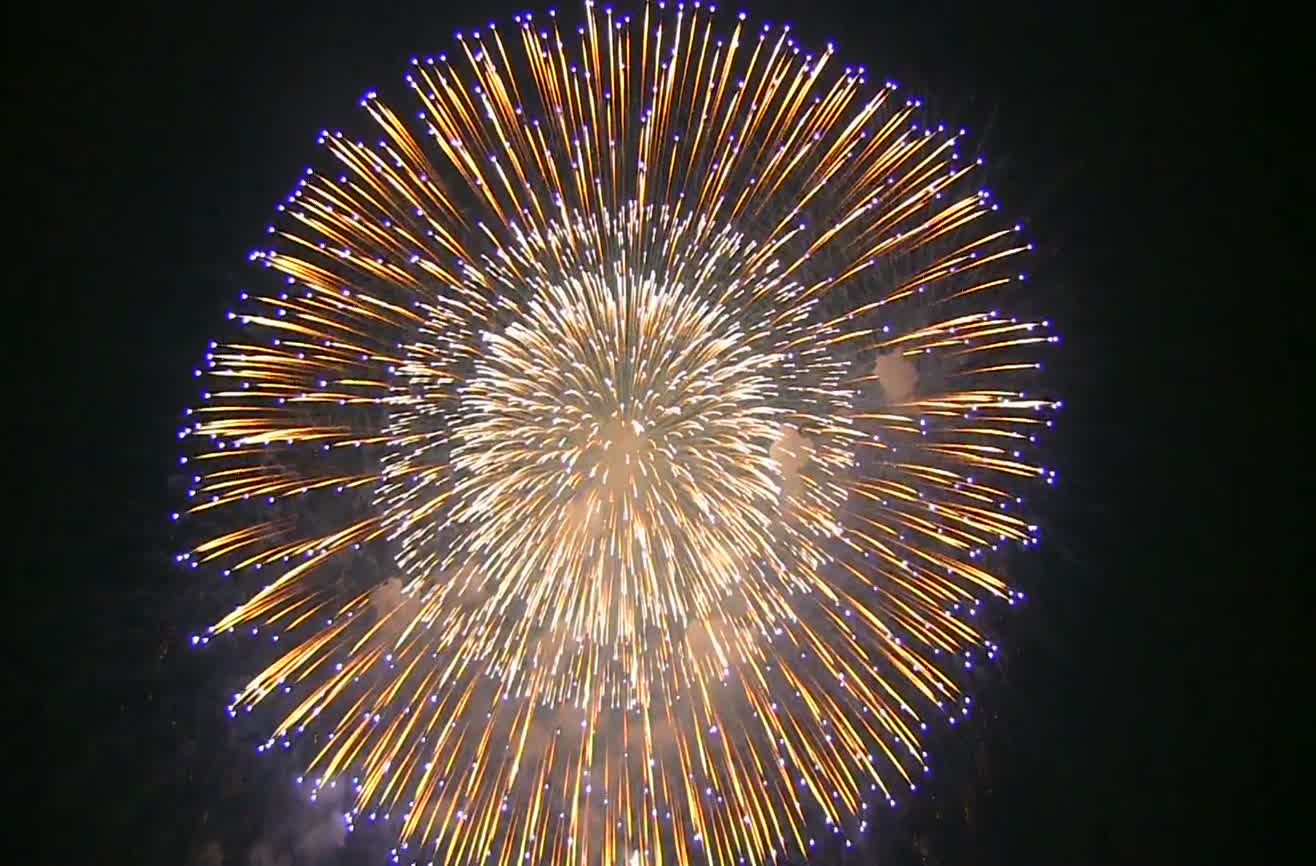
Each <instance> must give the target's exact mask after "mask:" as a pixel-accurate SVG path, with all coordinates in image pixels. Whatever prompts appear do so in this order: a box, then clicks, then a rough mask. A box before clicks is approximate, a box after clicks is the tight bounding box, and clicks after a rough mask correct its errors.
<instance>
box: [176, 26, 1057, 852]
mask: <svg viewBox="0 0 1316 866" xmlns="http://www.w3.org/2000/svg"><path fill="white" fill-rule="evenodd" d="M583 22H584V23H583V24H582V25H581V27H580V28H579V30H578V31H577V32H576V33H574V34H572V33H571V32H570V31H569V30H567V29H565V28H563V27H562V26H560V25H559V23H558V20H557V18H556V16H555V15H551V14H550V15H542V16H530V15H522V16H518V17H517V18H516V19H515V20H514V25H513V26H512V27H510V28H496V27H494V26H492V25H491V26H490V27H489V28H487V29H485V30H483V31H479V32H475V33H469V34H464V35H461V36H460V37H459V40H458V46H457V49H456V50H455V51H454V53H453V56H452V57H451V58H448V57H446V56H439V57H437V58H425V59H424V60H421V59H419V58H418V59H417V60H416V61H415V62H414V63H413V68H412V71H411V73H410V75H409V76H408V78H407V80H408V83H409V84H410V85H411V87H412V89H413V90H414V92H415V95H416V96H417V97H418V99H419V102H420V106H419V112H418V115H416V119H415V120H414V121H408V120H406V119H404V118H405V114H404V113H399V112H398V111H397V110H395V109H394V108H392V107H390V106H389V104H387V103H385V102H384V101H382V100H380V99H379V98H378V97H377V96H376V95H375V94H373V93H371V94H368V95H367V97H366V98H365V99H364V100H363V105H364V106H365V108H366V110H367V112H368V113H369V114H370V116H371V117H372V119H373V120H374V122H375V123H376V125H377V129H378V136H379V137H378V140H377V142H376V143H375V144H374V145H370V144H367V143H365V142H364V141H357V140H354V139H351V138H348V137H346V136H344V135H342V134H340V133H333V134H329V133H325V134H324V135H323V136H322V142H323V143H324V144H325V145H326V147H327V149H328V151H329V152H330V154H331V155H332V157H333V158H334V159H335V160H336V163H337V165H336V168H335V169H334V170H333V171H332V172H325V171H320V170H313V171H308V173H307V175H306V177H305V178H303V180H302V181H301V183H300V184H299V186H298V188H297V190H295V191H294V193H293V195H291V196H290V197H289V198H288V200H287V202H286V203H285V204H284V205H281V206H280V211H281V215H280V218H279V220H278V222H277V223H276V225H275V226H273V227H271V236H272V243H271V245H270V246H268V247H266V248H263V249H261V250H258V251H257V252H256V253H254V254H253V259H254V260H255V261H257V262H258V263H260V264H262V265H264V266H265V267H266V268H268V269H269V270H270V271H271V272H274V273H277V274H279V275H280V276H281V279H282V285H281V286H279V287H278V288H271V289H268V290H265V291H261V292H255V293H253V294H254V295H257V296H254V297H249V298H248V297H245V296H244V305H243V306H242V308H241V309H240V310H239V311H236V312H235V313H234V314H233V318H235V319H237V320H239V322H240V323H241V325H242V326H243V327H242V329H241V332H240V336H237V337H235V338H234V339H232V340H231V341H229V342H228V343H225V344H223V345H218V344H217V345H215V346H213V347H212V351H211V352H210V353H209V354H208V356H207V360H208V367H207V369H206V370H205V371H204V373H205V375H206V376H207V377H208V387H209V390H208V391H207V392H206V393H205V394H204V398H205V399H204V400H203V401H202V405H201V406H199V407H198V408H197V409H196V410H194V411H193V412H191V413H190V415H189V422H190V423H189V426H188V427H187V428H186V429H185V431H184V434H185V436H186V438H187V439H188V440H189V441H190V442H192V443H194V445H195V447H194V448H193V449H192V450H191V451H190V452H189V455H188V457H187V458H185V459H187V460H188V461H189V462H190V463H191V465H192V466H194V467H195V472H196V475H195V482H196V484H195V487H194V489H193V491H191V496H192V497H193V498H192V502H190V503H189V505H190V508H189V513H192V514H194V515H196V516H197V517H198V518H204V521H202V524H203V525H204V526H206V527H207V528H208V531H207V534H206V535H205V537H204V538H203V540H202V541H200V542H199V543H197V544H196V545H195V546H194V547H193V548H192V549H191V550H189V551H188V552H187V553H185V554H183V555H182V556H181V558H182V559H184V560H186V561H187V562H189V563H190V564H192V565H194V566H200V565H201V564H203V563H204V564H205V565H207V567H213V568H215V569H218V570H220V571H222V573H223V574H224V575H225V576H226V577H233V576H239V577H240V576H242V575H244V574H248V573H252V572H257V571H259V572H260V574H261V579H262V580H264V581H265V585H264V587H263V588H262V589H260V590H259V591H257V592H255V593H254V594H252V595H250V597H248V598H247V600H246V601H245V602H244V603H243V604H241V605H240V606H239V607H237V608H236V609H234V610H233V611H231V612H229V613H228V614H227V615H225V616H224V617H222V618H221V619H220V620H219V621H218V622H217V623H216V624H215V625H214V627H213V628H212V629H211V632H210V635H213V634H216V633H220V632H227V631H231V630H234V631H235V630H238V629H241V630H244V631H251V632H253V633H257V634H259V635H261V636H266V637H269V638H270V639H272V640H274V641H277V642H278V644H277V646H278V652H277V656H276V658H275V660H274V661H273V663H271V664H270V665H269V666H268V667H266V668H265V669H264V670H263V671H261V672H260V673H259V674H257V675H256V676H255V677H254V678H253V679H252V680H251V681H250V683H249V684H248V685H247V687H246V688H245V689H244V690H243V691H241V692H240V693H239V694H237V695H236V696H235V698H234V701H233V703H232V705H231V708H230V712H232V713H234V714H236V713H237V712H238V711H239V710H251V709H253V708H254V707H256V706H257V705H259V704H264V703H268V704H271V705H274V706H275V707H277V709H276V710H275V715H274V735H273V736H272V737H271V738H270V739H269V740H268V742H267V743H266V745H265V747H264V748H270V747H276V746H281V745H285V744H286V745H290V744H291V743H292V742H293V741H294V740H295V739H296V738H298V737H302V738H309V740H310V741H311V748H310V751H309V762H310V771H309V774H308V775H309V778H310V780H311V782H312V784H313V788H314V790H316V791H321V790H324V787H325V786H335V785H337V783H338V782H339V781H340V780H341V781H342V782H343V784H344V786H345V787H349V788H350V789H351V792H352V795H353V798H354V799H353V804H352V806H351V808H350V811H349V812H348V815H347V821H348V823H349V824H351V823H353V822H354V821H358V820H361V819H362V817H363V816H365V817H367V818H371V817H376V816H383V815H386V814H387V815H389V816H390V818H391V819H393V820H396V821H397V822H398V825H397V831H398V833H399V835H400V836H401V838H402V839H403V840H404V843H405V844H407V845H423V846H434V850H435V852H436V855H435V856H436V859H438V860H441V861H443V862H448V863H459V862H477V861H479V862H494V863H505V864H510V863H514V862H516V863H523V862H535V863H563V864H565V863H577V862H579V863H616V862H621V861H630V860H634V859H635V858H636V857H637V856H638V857H639V858H640V860H642V861H643V862H652V863H666V862H678V863H686V862H691V861H693V860H700V861H705V862H714V863H722V862H737V860H738V859H739V858H741V857H744V858H746V859H747V860H749V861H750V862H763V861H765V860H768V859H771V858H772V857H774V856H778V855H781V854H784V853H789V852H793V851H807V850H808V849H809V848H810V847H811V845H812V844H813V840H812V838H811V836H810V834H811V833H812V832H814V831H815V830H816V829H817V827H818V826H820V825H822V824H826V825H828V826H829V827H830V828H831V829H832V831H834V832H837V833H842V832H844V831H845V828H853V827H855V826H858V827H863V826H866V822H867V818H866V817H865V815H866V812H867V810H868V809H869V808H870V805H871V804H872V803H874V802H876V801H879V800H881V801H893V800H894V797H895V795H896V793H897V792H898V791H901V790H907V789H909V788H910V787H912V786H913V781H914V779H915V778H916V775H917V774H918V773H920V772H922V771H923V770H924V769H926V755H925V754H924V752H923V750H922V747H921V746H920V744H919V743H920V736H921V732H922V731H923V730H924V729H925V728H926V723H927V720H928V719H929V718H932V717H943V716H947V715H950V716H952V717H953V715H954V714H956V713H958V712H960V711H961V709H962V707H963V701H964V700H965V699H964V698H963V697H962V696H961V695H960V693H959V690H958V687H957V685H956V676H957V675H956V668H958V667H961V666H963V665H965V664H971V663H972V658H973V657H974V655H975V654H978V655H983V654H985V655H987V656H990V655H992V654H993V647H994V645H993V644H991V642H990V641H987V640H986V639H985V638H984V637H983V636H982V635H981V634H980V633H979V632H978V630H977V629H976V628H975V627H974V626H973V625H972V616H971V614H972V613H973V612H974V611H976V608H977V607H978V605H979V604H980V602H981V600H982V599H983V598H985V597H988V596H995V597H998V598H1001V599H1005V600H1012V599H1013V593H1012V592H1011V591H1010V590H1009V589H1008V588H1007V586H1006V584H1005V582H1004V581H1003V580H1002V579H1001V578H1000V577H999V576H997V575H996V574H995V573H994V572H993V571H992V570H991V569H990V568H988V566H987V564H986V563H985V562H984V558H985V554H986V553H989V552H990V551H991V550H992V549H995V548H996V547H998V546H999V545H1001V544H1002V543H1005V542H1011V543H1013V542H1018V543H1019V544H1022V545H1028V544H1031V543H1032V542H1033V540H1034V528H1033V527H1032V526H1031V525H1030V524H1029V522H1028V521H1027V520H1026V519H1024V518H1023V517H1021V516H1019V515H1018V512H1019V510H1020V509H1019V504H1020V503H1021V496H1022V492H1023V488H1024V487H1026V486H1030V485H1034V484H1037V483H1040V482H1041V481H1044V480H1049V473H1047V472H1046V471H1045V470H1043V469H1041V468H1039V467H1037V466H1034V465H1032V464H1031V463H1030V462H1029V460H1028V458H1027V456H1026V454H1025V449H1027V448H1028V446H1029V445H1030V444H1031V443H1032V442H1033V441H1034V440H1035V436H1036V433H1037V432H1038V431H1039V430H1040V429H1042V428H1043V427H1044V426H1045V425H1047V424H1048V422H1047V420H1046V416H1047V412H1048V410H1050V409H1051V408H1053V407H1054V405H1055V404H1053V403H1052V402H1051V401H1049V400H1045V399H1040V398H1038V397H1036V396H1032V395H1029V394H1028V393H1027V391H1026V385H1027V383H1028V381H1029V379H1030V377H1031V376H1032V375H1033V374H1034V373H1035V370H1036V369H1037V367H1038V364H1037V360H1036V358H1037V353H1038V350H1039V349H1040V348H1041V345H1042V344H1043V343H1045V342H1047V341H1048V340H1050V339H1052V338H1051V337H1049V336H1048V334H1047V326H1046V323H1044V322H1031V321H1019V320H1016V319H1013V318H1011V317H1010V316H1008V315H1004V314H1002V313H1001V312H999V311H998V310H997V309H995V304H996V303H997V299H998V298H999V297H1000V296H1001V293H1002V291H1003V290H1004V289H1006V288H1007V287H1009V286H1011V285H1013V284H1014V283H1016V282H1017V281H1018V280H1019V279H1020V277H1019V275H1018V274H1017V270H1016V268H1017V265H1016V264H1014V262H1015V261H1016V258H1017V255H1018V254H1019V253H1022V252H1024V251H1025V250H1026V249H1027V248H1028V247H1027V245H1026V244H1025V243H1023V242H1021V241H1020V240H1019V234H1018V231H1017V228H1016V227H1012V226H1008V225H1004V224H1001V223H1000V222H999V221H998V220H997V219H996V216H995V214H994V213H993V212H994V210H995V206H994V205H993V204H992V203H991V200H990V198H989V197H988V196H987V194H986V193H984V192H982V191H980V190H979V189H977V188H976V187H975V186H973V180H972V179H973V176H974V170H975V168H976V165H975V164H974V163H973V162H965V161H962V160H960V159H959V155H958V153H957V142H958V141H959V139H960V136H959V135H958V134H956V133H954V132H947V131H946V130H944V129H941V128H940V127H925V126H921V125H920V121H919V117H920V112H919V106H918V105H917V104H916V103H912V102H907V101H904V100H900V99H897V97H896V95H895V88H894V87H892V86H890V85H886V86H879V87H871V86H869V85H868V84H867V82H866V81H865V74H864V72H863V70H862V68H861V69H858V70H855V69H846V70H844V71H843V72H841V73H840V74H837V73H835V72H832V69H833V68H834V66H835V59H834V56H833V51H832V49H831V48H830V47H829V48H828V49H827V51H825V52H824V53H822V54H819V55H817V56H814V55H810V54H809V53H808V52H807V51H806V50H804V49H802V48H801V47H800V46H798V45H796V44H795V42H794V39H793V38H792V37H791V35H790V32H789V28H785V27H776V28H773V27H770V26H767V25H764V26H763V27H762V28H759V27H750V25H749V24H747V23H746V22H745V21H744V19H743V16H742V17H741V18H740V19H739V20H735V19H731V20H727V19H726V18H725V17H724V16H722V15H721V14H719V13H715V12H714V11H713V10H712V9H711V8H700V7H685V6H683V7H677V8H671V9H665V8H654V7H646V8H645V9H644V11H643V12H642V13H641V14H639V15H637V16H636V17H635V18H634V19H632V18H631V17H629V16H619V15H617V14H615V13H613V12H612V11H611V10H610V9H609V10H600V9H598V8H596V7H594V6H592V5H587V6H586V7H585V12H584V16H583ZM326 503H327V504H326ZM211 527H213V530H210V529H209V528H211ZM363 556H364V557H369V558H370V559H371V567H370V568H369V569H362V568H358V567H356V566H355V565H354V563H357V562H359V561H360V558H361V557H363ZM363 575H369V577H368V578H367V577H364V576H363ZM381 575H382V577H381ZM210 635H207V636H206V637H203V638H198V642H200V643H205V642H208V641H209V640H210ZM313 796H314V795H313Z"/></svg>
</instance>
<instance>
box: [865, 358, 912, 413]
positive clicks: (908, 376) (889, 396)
mask: <svg viewBox="0 0 1316 866" xmlns="http://www.w3.org/2000/svg"><path fill="white" fill-rule="evenodd" d="M873 374H874V375H875V376H877V381H878V384H880V385H881V386H882V395H883V396H884V397H885V398H886V402H887V403H903V402H904V401H906V400H908V399H909V398H910V397H912V396H913V394H914V389H915V388H917V387H918V369H917V368H916V367H915V366H914V364H913V362H911V361H910V360H909V359H908V358H905V357H904V356H902V355H899V354H896V353H892V354H890V355H878V356H877V363H876V364H874V366H873Z"/></svg>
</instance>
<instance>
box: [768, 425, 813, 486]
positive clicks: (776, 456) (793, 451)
mask: <svg viewBox="0 0 1316 866" xmlns="http://www.w3.org/2000/svg"><path fill="white" fill-rule="evenodd" d="M768 456H770V457H771V458H772V459H773V460H774V461H775V462H776V464H777V465H778V466H779V467H781V492H782V496H783V497H784V498H786V499H794V498H796V497H798V496H799V493H800V472H801V471H802V470H803V469H804V467H805V465H806V464H807V463H808V462H809V460H810V458H812V457H813V443H812V442H810V441H809V438H808V437H807V436H804V435H803V434H801V433H800V431H799V430H796V429H795V428H794V427H783V428H781V435H779V436H778V437H777V441H776V442H773V443H772V447H771V449H769V452H768Z"/></svg>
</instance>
